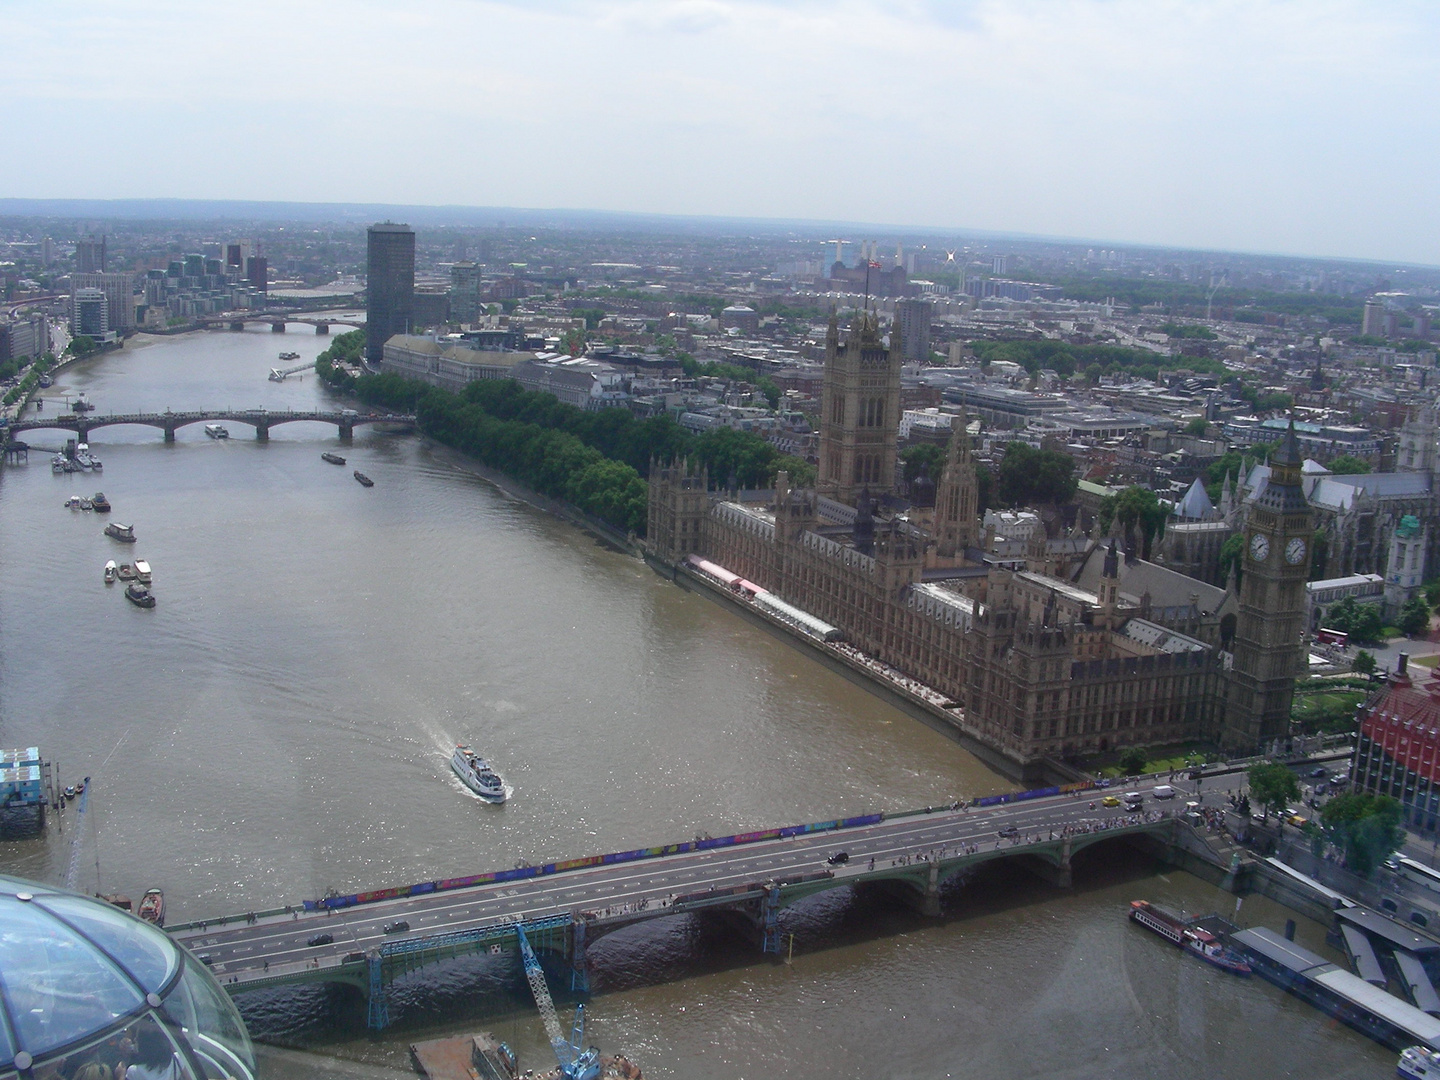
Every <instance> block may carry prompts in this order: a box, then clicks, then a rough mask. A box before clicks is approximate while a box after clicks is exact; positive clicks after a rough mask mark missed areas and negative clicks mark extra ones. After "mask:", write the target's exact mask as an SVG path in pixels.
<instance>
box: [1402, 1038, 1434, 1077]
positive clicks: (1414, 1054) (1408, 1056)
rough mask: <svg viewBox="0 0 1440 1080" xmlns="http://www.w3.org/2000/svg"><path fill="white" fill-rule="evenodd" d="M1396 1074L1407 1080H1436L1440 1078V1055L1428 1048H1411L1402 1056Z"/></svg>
mask: <svg viewBox="0 0 1440 1080" xmlns="http://www.w3.org/2000/svg"><path fill="white" fill-rule="evenodd" d="M1395 1072H1396V1073H1397V1074H1398V1075H1400V1076H1403V1077H1406V1078H1407V1080H1435V1078H1436V1077H1437V1076H1440V1054H1437V1053H1436V1052H1435V1051H1434V1050H1431V1049H1430V1048H1429V1047H1428V1046H1410V1047H1407V1048H1406V1049H1405V1050H1404V1051H1403V1052H1402V1053H1401V1054H1400V1060H1399V1061H1398V1062H1397V1063H1396V1065H1395Z"/></svg>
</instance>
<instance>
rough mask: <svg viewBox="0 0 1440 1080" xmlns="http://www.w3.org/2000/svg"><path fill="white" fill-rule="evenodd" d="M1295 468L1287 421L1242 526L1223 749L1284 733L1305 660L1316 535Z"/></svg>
mask: <svg viewBox="0 0 1440 1080" xmlns="http://www.w3.org/2000/svg"><path fill="white" fill-rule="evenodd" d="M1301 464H1302V459H1301V457H1300V446H1299V443H1298V441H1297V440H1296V438H1295V423H1294V421H1293V420H1292V421H1291V423H1290V428H1289V430H1288V431H1287V432H1286V433H1285V438H1284V440H1283V441H1282V442H1281V443H1280V446H1279V448H1278V449H1277V450H1276V452H1275V453H1274V454H1273V455H1272V456H1271V458H1270V477H1269V479H1268V480H1267V481H1266V483H1265V486H1264V487H1263V488H1262V489H1261V491H1260V492H1259V494H1257V495H1256V496H1255V498H1254V500H1253V501H1252V502H1251V504H1250V512H1249V515H1248V520H1247V522H1246V526H1245V548H1244V551H1243V553H1242V556H1241V557H1242V558H1243V560H1244V567H1245V571H1244V575H1243V577H1242V579H1241V586H1240V612H1239V618H1238V619H1237V620H1236V624H1235V646H1234V648H1235V654H1234V664H1233V666H1232V669H1231V672H1230V694H1229V701H1228V707H1227V708H1226V710H1225V727H1224V730H1223V731H1222V732H1221V741H1222V743H1223V744H1224V746H1225V748H1226V749H1228V750H1244V751H1254V750H1257V749H1259V748H1260V747H1261V746H1262V745H1263V744H1265V743H1267V742H1269V741H1270V740H1271V739H1275V738H1279V737H1282V736H1284V735H1286V734H1288V733H1289V730H1290V702H1291V698H1292V697H1293V696H1294V693H1295V677H1296V676H1297V675H1299V674H1300V673H1301V663H1302V661H1303V660H1304V649H1303V648H1302V638H1303V635H1304V633H1305V579H1306V578H1307V577H1308V576H1309V571H1310V542H1311V539H1312V536H1313V533H1314V529H1313V527H1312V525H1311V522H1310V506H1309V504H1308V503H1307V502H1306V501H1305V489H1304V487H1303V486H1302V485H1301V482H1300V466H1301Z"/></svg>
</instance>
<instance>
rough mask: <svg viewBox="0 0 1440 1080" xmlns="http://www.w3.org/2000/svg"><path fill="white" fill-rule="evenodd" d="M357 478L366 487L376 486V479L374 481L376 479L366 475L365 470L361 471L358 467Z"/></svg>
mask: <svg viewBox="0 0 1440 1080" xmlns="http://www.w3.org/2000/svg"><path fill="white" fill-rule="evenodd" d="M355 479H356V480H359V481H360V483H361V484H362V485H364V486H365V487H374V486H375V481H374V480H371V479H370V477H368V476H366V475H365V474H364V473H363V472H361V471H360V470H359V469H356V470H355Z"/></svg>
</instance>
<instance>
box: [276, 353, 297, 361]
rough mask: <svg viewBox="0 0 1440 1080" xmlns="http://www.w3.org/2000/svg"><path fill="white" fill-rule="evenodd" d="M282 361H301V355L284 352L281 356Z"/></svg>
mask: <svg viewBox="0 0 1440 1080" xmlns="http://www.w3.org/2000/svg"><path fill="white" fill-rule="evenodd" d="M280 359H281V360H299V359H300V354H299V353H298V352H282V353H281V354H280Z"/></svg>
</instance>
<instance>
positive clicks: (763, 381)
mask: <svg viewBox="0 0 1440 1080" xmlns="http://www.w3.org/2000/svg"><path fill="white" fill-rule="evenodd" d="M755 389H757V390H759V391H760V393H762V394H764V395H765V400H766V401H768V402H769V403H770V408H772V409H778V408H779V407H780V399H781V398H782V397H784V396H785V395H784V393H783V392H782V391H781V389H780V384H779V383H777V382H776V381H775V380H774V379H772V378H770V376H768V375H762V376H761V377H760V378H758V379H756V380H755Z"/></svg>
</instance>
